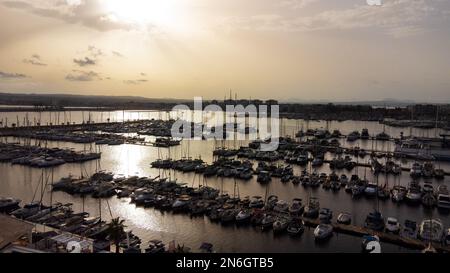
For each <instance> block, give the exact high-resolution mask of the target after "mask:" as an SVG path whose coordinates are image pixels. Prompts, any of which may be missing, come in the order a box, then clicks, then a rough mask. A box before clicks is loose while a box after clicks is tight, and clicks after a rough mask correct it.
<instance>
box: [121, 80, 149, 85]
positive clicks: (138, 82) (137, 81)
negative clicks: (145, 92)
mask: <svg viewBox="0 0 450 273" xmlns="http://www.w3.org/2000/svg"><path fill="white" fill-rule="evenodd" d="M146 82H148V80H145V79H139V80H126V81H123V83H125V84H131V85H138V84H141V83H146Z"/></svg>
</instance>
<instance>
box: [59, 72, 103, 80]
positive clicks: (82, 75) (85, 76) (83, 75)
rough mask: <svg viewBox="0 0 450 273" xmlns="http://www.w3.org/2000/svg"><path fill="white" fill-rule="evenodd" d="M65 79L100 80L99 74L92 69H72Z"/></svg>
mask: <svg viewBox="0 0 450 273" xmlns="http://www.w3.org/2000/svg"><path fill="white" fill-rule="evenodd" d="M66 80H68V81H72V82H90V81H95V80H100V81H101V80H102V78H101V77H100V75H99V74H98V73H97V72H94V71H82V70H73V71H72V73H70V74H68V75H67V76H66Z"/></svg>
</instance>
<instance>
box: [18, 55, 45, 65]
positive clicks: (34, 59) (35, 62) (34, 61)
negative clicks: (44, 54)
mask: <svg viewBox="0 0 450 273" xmlns="http://www.w3.org/2000/svg"><path fill="white" fill-rule="evenodd" d="M23 62H24V63H26V64H31V65H36V66H47V64H46V63H43V62H42V61H41V56H39V55H38V54H33V55H31V57H30V58H27V59H23Z"/></svg>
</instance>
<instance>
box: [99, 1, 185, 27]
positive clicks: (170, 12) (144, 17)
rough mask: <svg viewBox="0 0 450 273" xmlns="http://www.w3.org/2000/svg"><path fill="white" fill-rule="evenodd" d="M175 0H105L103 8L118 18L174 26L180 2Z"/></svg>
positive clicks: (177, 18) (177, 17)
mask: <svg viewBox="0 0 450 273" xmlns="http://www.w3.org/2000/svg"><path fill="white" fill-rule="evenodd" d="M175 2H178V1H175V0H127V1H124V0H105V8H106V10H107V12H109V13H111V14H112V15H114V16H115V18H117V19H118V20H121V21H126V22H134V23H138V24H154V25H159V26H165V27H174V26H176V25H177V24H178V23H179V22H178V20H179V7H180V3H175Z"/></svg>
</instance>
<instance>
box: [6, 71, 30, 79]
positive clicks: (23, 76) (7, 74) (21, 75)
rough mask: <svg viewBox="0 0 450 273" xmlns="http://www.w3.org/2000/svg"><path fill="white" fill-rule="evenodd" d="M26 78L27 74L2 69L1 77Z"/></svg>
mask: <svg viewBox="0 0 450 273" xmlns="http://www.w3.org/2000/svg"><path fill="white" fill-rule="evenodd" d="M25 78H28V76H27V75H25V74H20V73H9V72H3V71H0V79H25Z"/></svg>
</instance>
